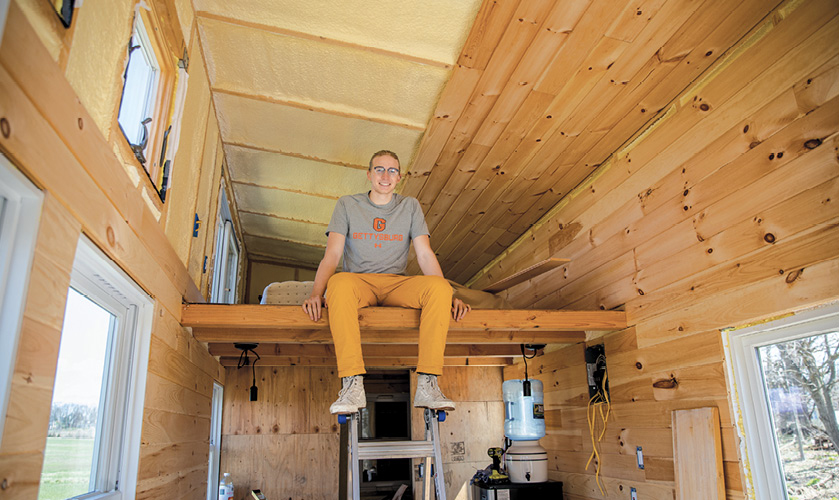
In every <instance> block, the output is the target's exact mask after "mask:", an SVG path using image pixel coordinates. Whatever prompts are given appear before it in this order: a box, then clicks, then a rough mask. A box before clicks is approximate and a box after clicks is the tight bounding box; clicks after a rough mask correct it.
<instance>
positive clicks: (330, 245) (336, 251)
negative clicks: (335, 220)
mask: <svg viewBox="0 0 839 500" xmlns="http://www.w3.org/2000/svg"><path fill="white" fill-rule="evenodd" d="M346 241H347V238H346V236H344V235H343V234H339V233H336V232H335V231H331V232H330V233H329V237H328V238H327V239H326V251H325V252H324V254H323V259H321V261H320V264H319V265H318V272H317V273H316V274H315V286H314V288H313V289H312V295H310V296H309V298H308V299H306V300H305V301H303V310H304V311H305V312H306V314H308V315H309V318H310V319H311V320H312V321H318V320H320V316H321V308H322V307H323V300H324V298H323V293H324V292H325V291H326V283H327V282H328V281H329V278H331V277H332V275H333V274H335V269H336V268H337V267H338V262H339V261H340V260H341V255H342V254H343V253H344V243H345V242H346ZM438 267H439V265H438Z"/></svg>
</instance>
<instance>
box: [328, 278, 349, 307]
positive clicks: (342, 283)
mask: <svg viewBox="0 0 839 500" xmlns="http://www.w3.org/2000/svg"><path fill="white" fill-rule="evenodd" d="M354 288H355V279H354V276H353V275H352V273H337V274H333V275H332V277H330V278H329V281H327V282H326V301H327V302H329V301H330V299H331V298H332V297H334V296H336V294H338V295H344V294H347V293H350V292H352V290H354Z"/></svg>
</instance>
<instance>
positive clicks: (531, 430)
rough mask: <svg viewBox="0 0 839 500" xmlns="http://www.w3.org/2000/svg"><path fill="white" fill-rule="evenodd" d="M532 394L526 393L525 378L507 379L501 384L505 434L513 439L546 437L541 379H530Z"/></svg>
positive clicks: (526, 439) (530, 439) (527, 439)
mask: <svg viewBox="0 0 839 500" xmlns="http://www.w3.org/2000/svg"><path fill="white" fill-rule="evenodd" d="M527 382H528V383H529V384H530V391H529V392H530V394H529V395H527V396H526V395H525V394H526V392H527V391H525V387H524V386H525V381H524V380H518V379H516V380H507V381H506V382H504V383H503V384H502V385H501V391H502V392H503V394H504V408H505V416H504V434H505V435H506V436H507V437H508V438H510V439H512V440H513V441H535V440H537V439H540V438H543V437H545V399H544V397H545V396H544V392H543V389H542V382H541V381H540V380H528V381H527Z"/></svg>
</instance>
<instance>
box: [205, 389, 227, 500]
mask: <svg viewBox="0 0 839 500" xmlns="http://www.w3.org/2000/svg"><path fill="white" fill-rule="evenodd" d="M223 398H224V387H223V386H222V385H221V384H219V383H218V382H213V401H212V414H211V416H210V463H209V467H208V470H207V500H217V499H218V476H219V466H220V462H221V461H220V458H221V415H222V402H223Z"/></svg>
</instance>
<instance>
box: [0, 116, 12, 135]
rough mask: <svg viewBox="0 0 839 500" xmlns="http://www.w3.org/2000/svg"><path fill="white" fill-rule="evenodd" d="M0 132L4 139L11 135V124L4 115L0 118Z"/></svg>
mask: <svg viewBox="0 0 839 500" xmlns="http://www.w3.org/2000/svg"><path fill="white" fill-rule="evenodd" d="M0 133H2V134H3V138H4V139H8V138H9V136H10V135H12V126H11V125H9V120H7V119H6V117H5V116H4V117H3V118H0Z"/></svg>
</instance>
